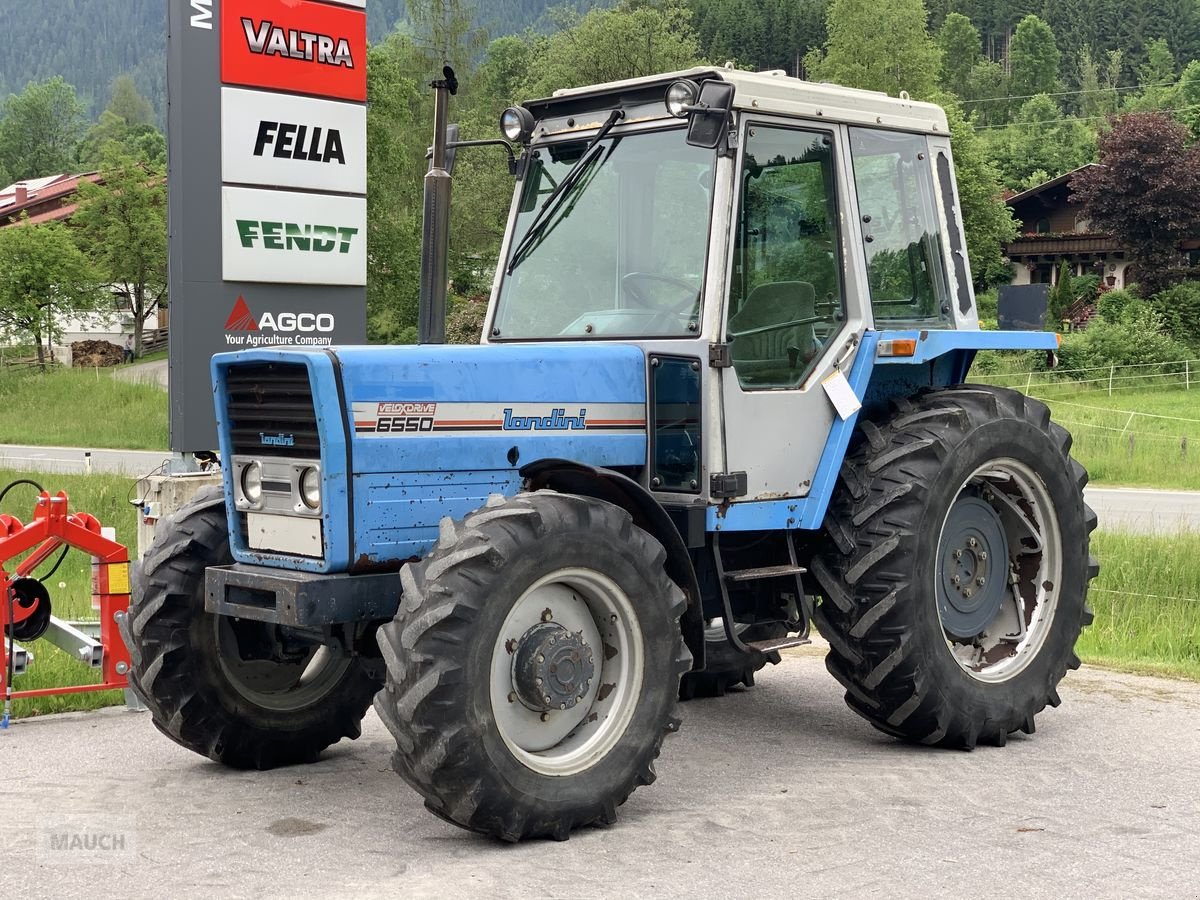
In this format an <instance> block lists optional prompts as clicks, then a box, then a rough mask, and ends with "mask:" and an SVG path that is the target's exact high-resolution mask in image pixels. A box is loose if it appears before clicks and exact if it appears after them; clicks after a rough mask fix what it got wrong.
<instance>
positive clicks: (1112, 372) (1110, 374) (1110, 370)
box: [1108, 363, 1117, 397]
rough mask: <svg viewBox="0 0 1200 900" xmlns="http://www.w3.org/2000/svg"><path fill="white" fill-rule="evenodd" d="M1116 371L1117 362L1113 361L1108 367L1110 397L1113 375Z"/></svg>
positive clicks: (1110, 394)
mask: <svg viewBox="0 0 1200 900" xmlns="http://www.w3.org/2000/svg"><path fill="white" fill-rule="evenodd" d="M1116 371H1117V366H1116V363H1113V364H1112V365H1111V366H1109V367H1108V396H1110V397H1111V396H1112V383H1113V375H1114V374H1115V373H1116Z"/></svg>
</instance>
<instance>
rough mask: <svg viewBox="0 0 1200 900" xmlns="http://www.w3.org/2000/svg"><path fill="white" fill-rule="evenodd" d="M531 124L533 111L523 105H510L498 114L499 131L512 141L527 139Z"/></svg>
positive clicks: (522, 141) (530, 131) (531, 127)
mask: <svg viewBox="0 0 1200 900" xmlns="http://www.w3.org/2000/svg"><path fill="white" fill-rule="evenodd" d="M533 124H534V122H533V113H531V112H530V111H529V110H527V109H526V108H525V107H523V106H510V107H509V108H508V109H506V110H505V111H504V112H502V113H501V114H500V132H501V134H503V135H504V136H505V137H506V138H507V139H508V140H510V141H512V142H513V143H521V144H524V143H525V142H526V141H528V140H529V137H530V135H532V134H533Z"/></svg>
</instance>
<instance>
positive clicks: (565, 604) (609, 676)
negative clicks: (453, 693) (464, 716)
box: [490, 569, 644, 776]
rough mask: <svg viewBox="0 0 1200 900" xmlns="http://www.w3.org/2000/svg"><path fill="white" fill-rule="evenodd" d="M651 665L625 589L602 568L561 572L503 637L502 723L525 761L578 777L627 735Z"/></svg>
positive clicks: (495, 682) (528, 596) (494, 672)
mask: <svg viewBox="0 0 1200 900" xmlns="http://www.w3.org/2000/svg"><path fill="white" fill-rule="evenodd" d="M643 671H644V661H643V649H642V639H641V630H640V628H639V626H638V619H637V615H636V612H635V610H634V608H633V604H632V603H631V602H630V600H629V597H628V596H627V595H626V594H625V592H624V591H623V590H621V588H620V587H619V586H618V585H617V584H616V583H615V582H614V581H613V580H612V579H610V578H608V577H606V576H604V575H601V574H600V573H599V572H594V571H592V570H590V569H560V570H558V571H556V572H553V573H551V574H549V575H546V576H544V577H543V578H540V579H538V580H537V581H535V582H534V583H533V584H532V585H530V586H529V588H527V589H526V590H525V592H524V593H523V594H522V595H521V596H520V598H519V599H518V600H517V602H516V603H514V604H513V607H512V609H511V610H509V613H508V616H507V617H506V618H505V620H504V624H503V626H502V627H501V629H500V633H499V635H498V636H497V638H496V642H495V644H494V646H493V648H492V659H491V673H490V675H491V677H490V694H491V703H492V714H493V716H494V718H495V722H496V728H497V730H498V731H499V732H500V737H501V738H502V739H503V740H504V743H505V745H506V746H507V747H508V749H509V751H510V752H511V753H512V754H513V756H514V757H516V758H517V759H518V760H519V761H520V762H521V763H522V764H523V765H525V766H526V767H527V768H529V769H532V770H533V771H535V772H539V773H541V774H543V775H555V776H563V775H574V774H577V773H579V772H582V771H584V770H585V769H588V768H590V767H591V766H593V765H595V764H596V763H597V762H599V761H600V760H601V759H603V758H604V757H605V756H606V755H607V754H608V752H609V751H610V750H612V748H613V747H614V746H616V744H617V742H618V741H619V740H620V738H621V736H622V735H623V734H624V733H625V730H626V728H627V727H628V726H629V722H630V720H631V719H632V718H633V713H634V710H635V709H636V708H637V703H638V698H639V697H640V695H641V686H642V677H643ZM539 679H540V681H539ZM547 698H548V700H547Z"/></svg>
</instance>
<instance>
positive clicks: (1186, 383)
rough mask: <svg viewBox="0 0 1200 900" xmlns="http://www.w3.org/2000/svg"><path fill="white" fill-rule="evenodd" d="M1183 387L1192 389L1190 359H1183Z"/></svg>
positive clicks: (1186, 389)
mask: <svg viewBox="0 0 1200 900" xmlns="http://www.w3.org/2000/svg"><path fill="white" fill-rule="evenodd" d="M1183 389H1184V390H1185V391H1190V390H1191V389H1192V361H1191V360H1190V359H1185V360H1184V361H1183Z"/></svg>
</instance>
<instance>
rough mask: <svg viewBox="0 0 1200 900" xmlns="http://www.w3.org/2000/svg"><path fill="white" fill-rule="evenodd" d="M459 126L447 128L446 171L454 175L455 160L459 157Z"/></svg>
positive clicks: (452, 125)
mask: <svg viewBox="0 0 1200 900" xmlns="http://www.w3.org/2000/svg"><path fill="white" fill-rule="evenodd" d="M457 144H458V126H457V125H454V124H451V125H447V126H446V171H447V172H448V173H449V174H451V175H453V174H454V158H455V157H456V156H458V146H457Z"/></svg>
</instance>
